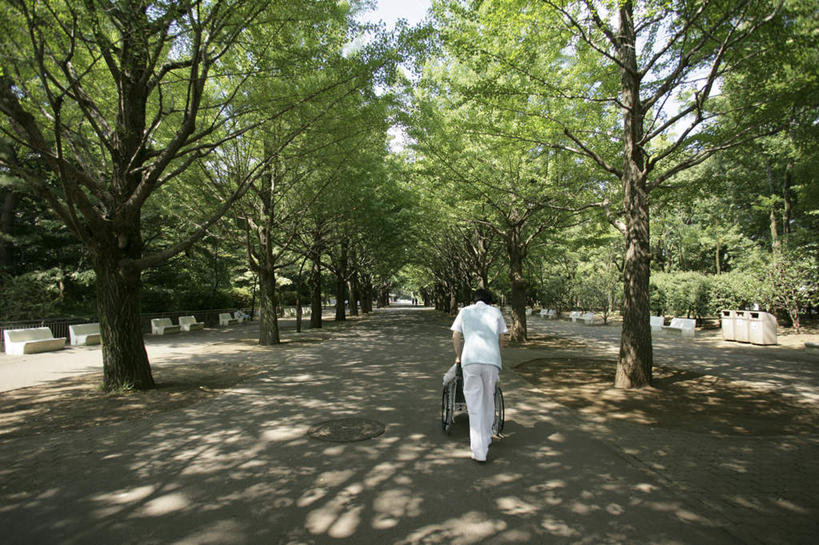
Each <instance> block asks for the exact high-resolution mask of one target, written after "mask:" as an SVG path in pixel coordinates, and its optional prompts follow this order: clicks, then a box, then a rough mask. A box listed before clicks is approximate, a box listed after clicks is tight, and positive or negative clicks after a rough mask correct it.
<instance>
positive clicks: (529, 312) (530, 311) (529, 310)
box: [524, 308, 532, 316]
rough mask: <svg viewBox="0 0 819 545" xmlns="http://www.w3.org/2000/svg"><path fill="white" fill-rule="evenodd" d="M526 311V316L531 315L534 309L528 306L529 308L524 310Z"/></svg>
mask: <svg viewBox="0 0 819 545" xmlns="http://www.w3.org/2000/svg"><path fill="white" fill-rule="evenodd" d="M524 313H525V314H526V316H531V315H532V309H530V308H527V309H526V310H525V311H524Z"/></svg>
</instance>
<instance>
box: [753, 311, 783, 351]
mask: <svg viewBox="0 0 819 545" xmlns="http://www.w3.org/2000/svg"><path fill="white" fill-rule="evenodd" d="M748 314H749V315H750V317H749V320H748V340H749V341H751V343H752V344H776V316H774V315H773V314H768V313H767V312H749V313H748Z"/></svg>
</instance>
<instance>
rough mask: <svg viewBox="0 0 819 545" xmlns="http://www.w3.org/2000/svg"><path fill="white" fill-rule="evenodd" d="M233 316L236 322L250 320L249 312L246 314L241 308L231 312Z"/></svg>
mask: <svg viewBox="0 0 819 545" xmlns="http://www.w3.org/2000/svg"><path fill="white" fill-rule="evenodd" d="M233 318H234V319H235V320H237V323H240V324H241V323H242V322H247V321H250V314H246V313H245V312H244V311H242V310H237V311H236V312H234V313H233Z"/></svg>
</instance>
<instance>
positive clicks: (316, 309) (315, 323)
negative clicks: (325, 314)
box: [310, 257, 322, 329]
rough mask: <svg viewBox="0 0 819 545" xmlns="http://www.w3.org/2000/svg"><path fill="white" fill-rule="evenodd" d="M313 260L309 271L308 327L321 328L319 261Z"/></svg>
mask: <svg viewBox="0 0 819 545" xmlns="http://www.w3.org/2000/svg"><path fill="white" fill-rule="evenodd" d="M319 260H320V258H319V257H314V258H313V267H312V270H311V271H310V327H312V328H315V329H319V328H321V325H322V324H321V313H322V306H321V261H319Z"/></svg>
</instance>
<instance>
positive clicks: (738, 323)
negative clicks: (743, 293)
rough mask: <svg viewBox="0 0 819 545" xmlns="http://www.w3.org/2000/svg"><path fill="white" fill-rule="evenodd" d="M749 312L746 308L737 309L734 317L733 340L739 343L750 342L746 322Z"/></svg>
mask: <svg viewBox="0 0 819 545" xmlns="http://www.w3.org/2000/svg"><path fill="white" fill-rule="evenodd" d="M749 314H750V313H749V312H748V311H747V310H737V311H736V312H735V317H734V340H735V341H737V342H740V343H747V342H751V341H750V339H749V337H748V322H749V318H750V316H748V315H749Z"/></svg>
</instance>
